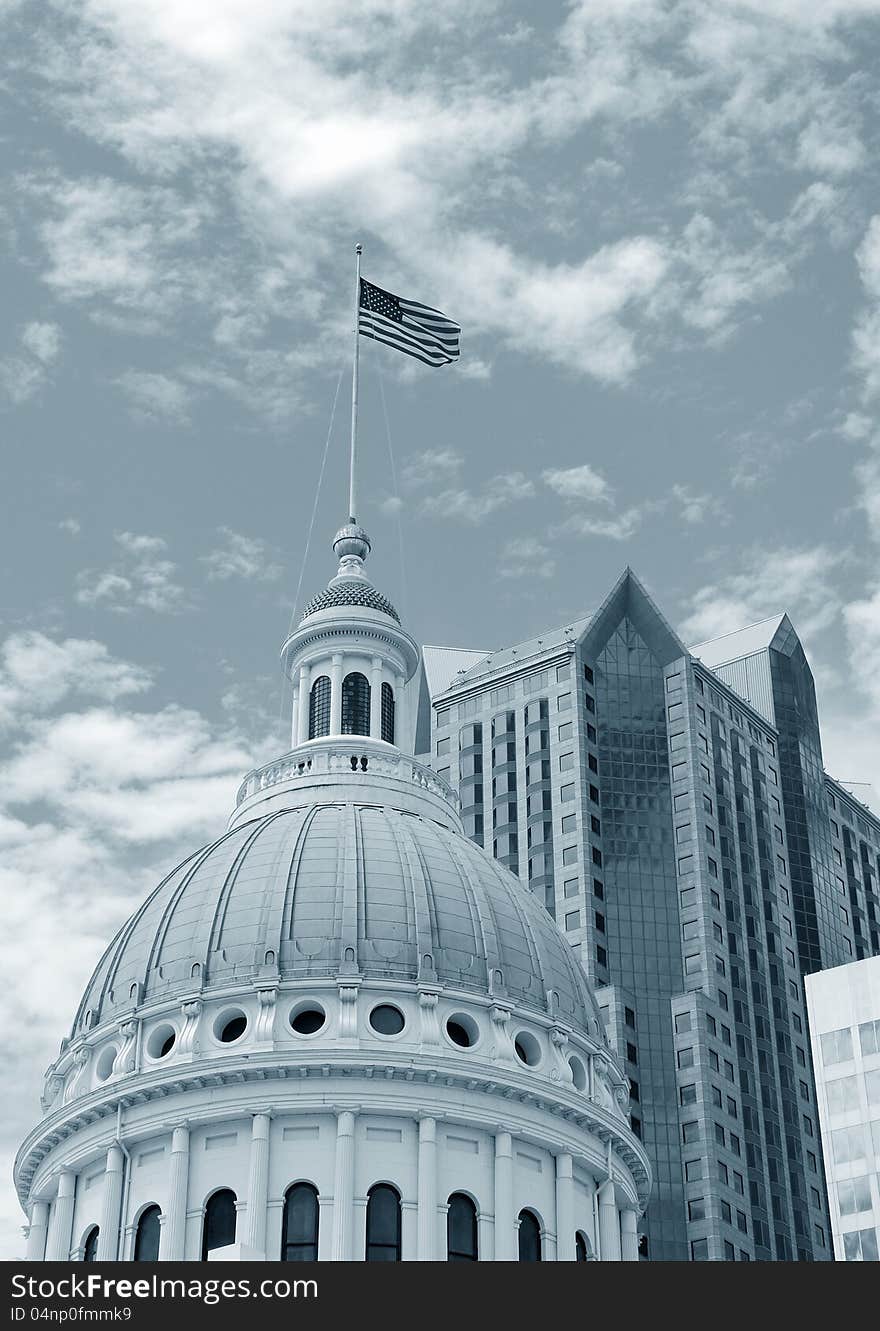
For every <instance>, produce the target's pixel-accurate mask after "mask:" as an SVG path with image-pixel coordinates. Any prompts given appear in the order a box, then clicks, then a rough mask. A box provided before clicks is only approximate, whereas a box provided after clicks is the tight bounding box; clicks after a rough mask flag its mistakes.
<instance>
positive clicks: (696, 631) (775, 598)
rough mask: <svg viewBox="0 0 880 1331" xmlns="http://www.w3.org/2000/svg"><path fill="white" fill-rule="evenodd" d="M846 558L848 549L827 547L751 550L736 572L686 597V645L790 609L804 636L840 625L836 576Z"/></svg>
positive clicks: (800, 632) (684, 624)
mask: <svg viewBox="0 0 880 1331" xmlns="http://www.w3.org/2000/svg"><path fill="white" fill-rule="evenodd" d="M848 558H849V552H848V551H846V550H843V549H832V548H830V547H829V546H827V545H818V546H813V547H809V548H789V547H781V548H776V549H773V548H770V549H766V548H753V549H751V550H749V551H747V552H746V554H745V556H744V557H742V558H740V559H739V560H738V561H737V564H738V566H737V571H736V572H733V573H728V574H725V575H724V576H722V577H721V578H719V579H718V580H716V581H715V582H711V583H708V584H706V585H704V586H703V587H700V588H699V589H698V590H697V591H696V592H694V593H693V594H692V595H691V596H690V597H689V598H688V608H687V610H686V613H685V615H684V618H683V620H682V623H681V633H682V635H683V637H684V639H685V641H686V642H705V641H707V640H708V639H710V638H714V637H718V636H720V635H721V634H723V633H730V632H731V630H733V629H736V628H745V627H746V626H747V625H749V624H755V623H758V622H760V621H761V620H762V619H766V618H769V617H770V616H771V615H774V614H782V613H783V612H784V611H788V613H789V615H790V616H791V618H792V620H793V622H794V625H795V628H796V629H797V630H798V633H799V634H800V635H801V637H802V638H803V637H811V636H813V635H816V634H818V633H820V632H822V631H823V630H825V629H827V628H829V627H831V625H833V624H834V623H835V622H838V623H839V618H840V593H839V590H838V588H837V586H836V585H835V575H836V573H837V572H838V571H839V570H840V568H841V567H842V566H843V565H844V564H845V563H846V562H847V560H848Z"/></svg>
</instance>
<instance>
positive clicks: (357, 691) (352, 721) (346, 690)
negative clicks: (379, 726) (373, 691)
mask: <svg viewBox="0 0 880 1331" xmlns="http://www.w3.org/2000/svg"><path fill="white" fill-rule="evenodd" d="M342 733H343V735H369V733H370V682H369V680H368V679H367V677H366V675H362V674H361V673H360V671H358V670H353V671H352V672H351V674H350V675H346V676H345V679H344V680H343V681H342Z"/></svg>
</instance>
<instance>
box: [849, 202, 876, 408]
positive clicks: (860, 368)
mask: <svg viewBox="0 0 880 1331" xmlns="http://www.w3.org/2000/svg"><path fill="white" fill-rule="evenodd" d="M856 263H857V265H858V270H859V276H860V278H861V281H862V288H863V290H864V294H865V305H864V308H863V310H862V312H861V314H860V315H859V317H858V319H857V321H856V325H855V328H854V330H853V354H852V360H853V368H854V369H855V372H856V374H857V375H858V376H859V378H860V380H861V385H862V396H863V398H864V400H865V401H866V402H870V401H872V400H874V399H875V398H877V397H880V214H878V215H877V216H876V217H872V218H871V222H870V224H869V226H868V229H867V231H866V232H865V235H864V238H863V240H862V243H861V244H860V246H859V248H858V250H857V251H856Z"/></svg>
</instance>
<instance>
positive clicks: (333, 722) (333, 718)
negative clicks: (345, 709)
mask: <svg viewBox="0 0 880 1331" xmlns="http://www.w3.org/2000/svg"><path fill="white" fill-rule="evenodd" d="M330 734H331V735H341V734H342V653H341V652H334V653H333V658H332V660H331V663H330Z"/></svg>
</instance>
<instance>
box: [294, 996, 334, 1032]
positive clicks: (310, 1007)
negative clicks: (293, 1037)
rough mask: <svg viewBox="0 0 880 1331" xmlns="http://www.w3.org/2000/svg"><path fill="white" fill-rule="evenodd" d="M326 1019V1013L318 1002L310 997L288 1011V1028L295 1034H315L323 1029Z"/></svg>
mask: <svg viewBox="0 0 880 1331" xmlns="http://www.w3.org/2000/svg"><path fill="white" fill-rule="evenodd" d="M326 1021H327V1013H326V1012H325V1011H324V1009H323V1008H322V1007H321V1004H320V1003H316V1002H314V1001H313V1000H312V999H306V1001H305V1002H304V1003H298V1004H297V1006H296V1007H295V1008H293V1009H292V1010H291V1013H290V1028H291V1030H293V1031H295V1032H296V1034H297V1035H317V1033H318V1031H320V1030H323V1028H324V1025H325V1023H326Z"/></svg>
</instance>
